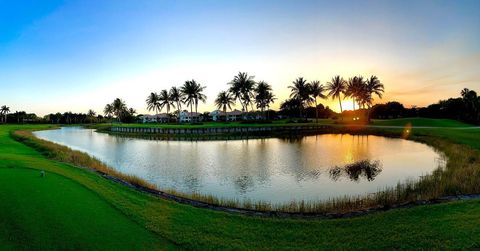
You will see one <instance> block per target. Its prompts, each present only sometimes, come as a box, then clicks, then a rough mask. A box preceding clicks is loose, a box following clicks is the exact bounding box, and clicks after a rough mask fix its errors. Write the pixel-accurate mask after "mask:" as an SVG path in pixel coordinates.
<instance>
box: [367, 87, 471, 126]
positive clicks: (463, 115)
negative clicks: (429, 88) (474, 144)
mask: <svg viewBox="0 0 480 251" xmlns="http://www.w3.org/2000/svg"><path fill="white" fill-rule="evenodd" d="M400 117H426V118H445V119H455V120H460V121H464V122H467V123H471V124H480V96H478V95H477V93H476V92H475V91H473V90H470V89H467V88H465V89H463V90H461V92H460V96H459V97H456V98H449V99H445V100H440V101H438V102H437V103H434V104H431V105H429V106H427V107H421V108H418V107H412V108H405V107H404V106H403V104H401V103H399V102H395V101H393V102H388V103H386V104H376V105H374V106H373V107H372V118H378V119H388V118H400Z"/></svg>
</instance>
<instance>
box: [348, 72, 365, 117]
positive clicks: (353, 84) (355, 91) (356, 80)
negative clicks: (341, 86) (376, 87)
mask: <svg viewBox="0 0 480 251" xmlns="http://www.w3.org/2000/svg"><path fill="white" fill-rule="evenodd" d="M364 82H365V81H364V80H363V77H362V76H355V77H353V78H350V79H349V80H348V83H347V87H346V90H345V94H344V98H347V97H350V98H352V102H353V110H354V111H355V103H358V98H359V96H360V95H361V92H362V90H363V88H364Z"/></svg>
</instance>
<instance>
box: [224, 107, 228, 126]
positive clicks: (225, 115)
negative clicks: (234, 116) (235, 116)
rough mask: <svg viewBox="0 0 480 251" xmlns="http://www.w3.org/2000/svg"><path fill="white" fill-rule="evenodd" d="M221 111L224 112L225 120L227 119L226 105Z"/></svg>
mask: <svg viewBox="0 0 480 251" xmlns="http://www.w3.org/2000/svg"><path fill="white" fill-rule="evenodd" d="M223 113H225V122H227V120H228V119H227V118H228V117H227V116H228V115H227V107H226V106H224V107H223Z"/></svg>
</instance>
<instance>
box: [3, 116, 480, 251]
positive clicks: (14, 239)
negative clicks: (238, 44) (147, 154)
mask: <svg viewBox="0 0 480 251" xmlns="http://www.w3.org/2000/svg"><path fill="white" fill-rule="evenodd" d="M403 122H405V121H403ZM403 122H398V123H399V124H401V123H403ZM19 127H22V128H24V129H25V128H41V127H42V126H0V177H1V178H0V191H2V192H1V193H0V199H1V202H2V203H1V204H0V216H1V219H0V222H1V223H2V224H1V226H2V228H1V229H0V249H3V247H5V248H12V249H16V248H25V249H33V248H48V249H50V248H53V249H55V248H56V249H62V248H72V249H113V248H117V247H119V248H120V249H122V248H125V249H127V248H129V247H131V245H132V242H131V241H132V240H136V242H135V243H134V244H135V245H145V246H143V247H145V248H148V249H149V247H148V246H146V245H157V246H158V245H166V244H168V243H167V242H166V241H165V239H167V240H170V241H171V242H172V243H176V244H178V245H180V246H182V247H185V248H187V249H197V250H209V249H210V250H212V249H215V250H218V249H231V250H248V249H265V250H285V249H296V250H318V249H326V250H327V249H328V250H332V249H335V250H337V249H340V250H359V249H369V250H379V249H479V248H480V227H478V226H479V225H480V201H479V200H472V201H462V202H454V203H446V204H440V205H434V206H419V207H415V208H410V209H398V210H391V211H387V212H383V213H376V214H372V215H368V216H363V217H357V218H351V219H336V220H294V219H273V218H258V217H246V216H241V215H233V214H227V213H222V212H217V211H211V210H206V209H199V208H194V207H191V206H188V205H183V204H178V203H175V202H171V201H166V200H163V199H159V198H156V197H153V196H151V195H148V194H144V193H140V192H137V191H134V190H132V189H130V188H127V187H124V186H122V185H120V184H117V183H114V182H111V181H109V180H106V179H104V178H102V177H100V176H99V175H97V174H96V173H92V172H89V171H85V170H84V169H80V168H77V167H74V166H71V165H68V164H62V163H58V162H55V161H51V160H48V159H46V158H45V157H43V156H41V155H40V154H39V153H37V152H36V151H34V150H32V149H31V148H29V147H27V146H25V145H23V144H21V143H19V142H16V141H14V140H13V139H12V138H11V137H10V136H9V133H8V132H9V131H11V130H13V129H16V128H19ZM392 130H395V129H392ZM414 133H418V134H431V135H435V136H439V137H443V138H446V139H449V140H452V141H454V142H456V143H462V144H469V145H471V146H472V147H474V148H477V149H480V145H479V143H478V142H480V136H479V135H480V130H479V129H470V130H462V129H435V130H426V129H418V130H417V129H415V130H414ZM11 167H13V168H11ZM26 168H32V169H37V170H46V171H47V172H48V173H47V177H46V178H40V177H39V171H33V170H30V169H26ZM17 190H18V191H17ZM4 202H7V203H4ZM34 208H39V209H41V210H38V211H36V210H34ZM72 212H74V213H72ZM82 224H83V225H82ZM139 226H140V227H139ZM114 229H115V231H114ZM146 229H148V230H149V231H151V232H153V233H151V232H149V231H147V230H146ZM126 230H128V231H126ZM95 233H96V234H95ZM100 233H101V234H100ZM98 234H100V236H101V238H99V237H98ZM57 236H58V237H57ZM75 238H77V239H78V242H73V241H72V239H75ZM154 239H155V240H156V241H154ZM77 245H78V246H77ZM95 245H98V246H95ZM137 247H139V248H140V247H141V246H137Z"/></svg>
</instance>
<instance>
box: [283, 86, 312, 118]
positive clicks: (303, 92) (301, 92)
mask: <svg viewBox="0 0 480 251" xmlns="http://www.w3.org/2000/svg"><path fill="white" fill-rule="evenodd" d="M292 84H293V85H290V86H288V88H290V90H291V93H290V98H294V99H296V100H298V102H299V104H300V109H299V113H300V118H302V111H303V109H304V108H305V105H306V104H310V103H311V102H312V101H313V99H312V97H311V96H310V89H311V88H310V84H308V83H307V80H305V79H304V78H302V77H299V78H297V79H296V80H295V81H293V83H292Z"/></svg>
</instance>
